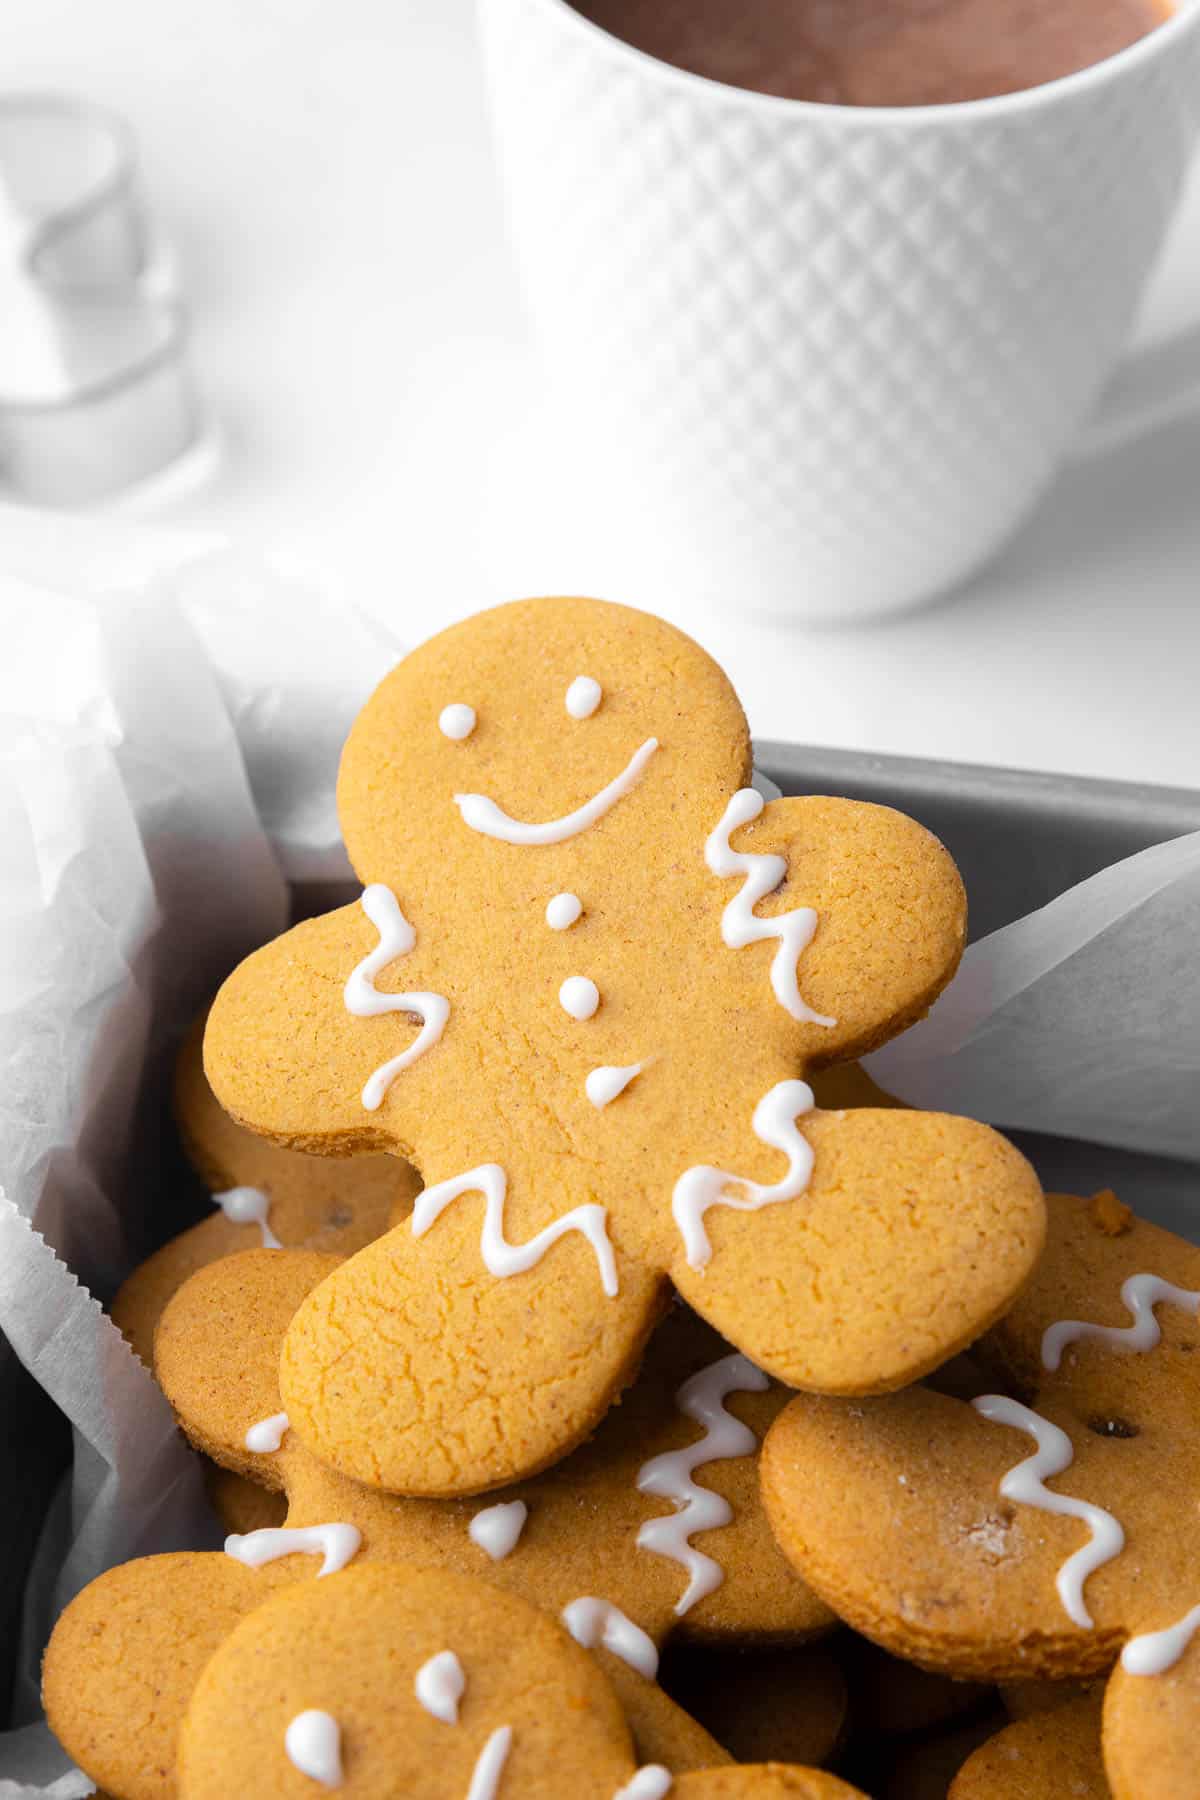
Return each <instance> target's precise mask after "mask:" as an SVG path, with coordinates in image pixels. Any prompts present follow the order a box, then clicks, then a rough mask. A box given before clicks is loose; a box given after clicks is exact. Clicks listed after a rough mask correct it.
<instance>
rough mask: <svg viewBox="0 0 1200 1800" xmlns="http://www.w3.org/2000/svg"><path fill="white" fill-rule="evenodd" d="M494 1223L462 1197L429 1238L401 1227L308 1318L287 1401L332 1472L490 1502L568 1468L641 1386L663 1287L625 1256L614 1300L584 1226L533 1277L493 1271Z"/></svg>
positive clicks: (548, 1254)
mask: <svg viewBox="0 0 1200 1800" xmlns="http://www.w3.org/2000/svg"><path fill="white" fill-rule="evenodd" d="M432 1191H434V1190H427V1193H429V1192H432ZM558 1216H559V1217H560V1218H561V1217H562V1216H563V1215H562V1213H561V1211H560V1212H559V1214H558ZM428 1217H429V1215H428V1213H426V1214H424V1215H421V1216H420V1217H419V1216H418V1214H414V1221H413V1223H414V1224H417V1225H420V1224H422V1223H423V1222H424V1221H425V1220H427V1219H428ZM487 1217H488V1214H487V1208H486V1201H485V1197H484V1196H483V1195H482V1194H481V1193H480V1192H479V1191H477V1190H468V1189H465V1188H464V1189H463V1190H462V1191H461V1192H460V1193H459V1194H457V1195H456V1197H455V1200H454V1203H453V1204H452V1205H448V1206H447V1207H446V1210H445V1212H444V1214H443V1215H441V1216H439V1217H438V1218H437V1219H436V1222H435V1223H433V1224H432V1225H431V1226H430V1227H429V1228H428V1229H427V1230H426V1231H424V1232H423V1234H422V1235H420V1236H418V1235H417V1233H416V1232H415V1231H414V1229H413V1225H412V1224H407V1223H406V1224H404V1225H401V1226H399V1227H397V1228H396V1229H395V1230H393V1231H391V1232H389V1233H388V1234H387V1235H386V1236H385V1237H383V1238H380V1239H379V1240H378V1241H377V1242H376V1243H374V1244H371V1245H368V1246H367V1248H366V1249H365V1250H361V1251H360V1252H359V1253H358V1255H357V1256H354V1257H351V1258H350V1260H349V1261H348V1262H346V1263H344V1264H343V1265H342V1266H341V1268H339V1269H338V1270H337V1271H336V1272H335V1273H334V1274H333V1275H332V1276H330V1278H329V1279H328V1280H326V1281H324V1282H322V1283H321V1285H320V1286H319V1287H318V1288H316V1289H315V1290H314V1292H313V1293H312V1294H310V1295H309V1297H308V1298H307V1299H306V1300H305V1301H304V1302H303V1304H302V1305H301V1306H300V1308H299V1310H298V1312H297V1313H296V1316H295V1318H294V1319H293V1320H292V1323H291V1326H290V1328H289V1330H288V1333H287V1336H286V1338H285V1340H284V1345H283V1354H282V1357H281V1361H280V1389H281V1394H282V1400H283V1405H284V1408H285V1410H286V1411H287V1414H288V1417H289V1418H290V1420H291V1422H292V1427H293V1429H294V1430H295V1431H296V1432H297V1434H298V1435H299V1437H300V1438H301V1439H302V1440H303V1442H304V1443H305V1444H306V1446H307V1447H308V1449H309V1450H311V1452H312V1453H313V1455H315V1456H317V1457H318V1458H319V1459H320V1460H321V1461H322V1462H325V1463H327V1464H329V1465H330V1466H331V1467H333V1468H335V1469H337V1470H338V1471H339V1472H340V1473H342V1474H344V1475H349V1476H351V1477H353V1478H354V1479H355V1480H358V1481H362V1482H365V1483H366V1484H367V1485H368V1486H370V1487H376V1488H383V1489H387V1490H389V1491H392V1492H395V1493H402V1494H420V1495H447V1494H469V1493H479V1492H483V1491H484V1490H486V1489H488V1488H493V1487H499V1486H501V1485H503V1484H504V1483H506V1482H510V1481H515V1480H518V1479H520V1478H521V1477H523V1476H526V1475H531V1474H535V1473H536V1472H537V1471H538V1470H539V1469H542V1468H545V1467H546V1466H547V1465H549V1464H550V1463H552V1462H555V1461H557V1460H558V1458H559V1457H561V1456H563V1455H565V1454H566V1452H567V1451H568V1450H571V1449H572V1448H574V1446H575V1445H576V1444H578V1443H580V1442H581V1441H582V1440H583V1439H584V1438H586V1437H587V1436H588V1435H589V1434H590V1433H591V1432H592V1431H593V1430H594V1429H595V1427H596V1425H597V1424H598V1423H599V1421H600V1419H601V1418H602V1417H603V1415H604V1413H605V1412H606V1411H607V1409H608V1407H609V1405H610V1404H611V1402H612V1400H613V1399H614V1398H615V1397H616V1395H617V1394H619V1392H620V1391H621V1389H622V1388H623V1387H625V1386H626V1385H627V1384H628V1383H629V1382H630V1381H631V1380H632V1379H633V1376H634V1375H635V1373H636V1371H637V1367H638V1363H639V1361H640V1358H641V1354H642V1350H643V1348H644V1346H645V1343H646V1340H647V1338H648V1337H649V1334H650V1331H651V1329H652V1328H653V1325H654V1323H655V1321H656V1319H657V1318H658V1317H659V1315H660V1313H661V1311H662V1309H663V1307H664V1305H665V1296H666V1292H667V1289H666V1284H665V1282H664V1281H663V1280H662V1279H661V1277H658V1276H656V1275H651V1274H648V1273H647V1272H646V1271H645V1270H644V1269H642V1268H640V1267H639V1266H638V1265H637V1264H635V1263H634V1262H632V1261H631V1260H630V1259H627V1258H625V1257H624V1256H622V1255H621V1253H620V1251H619V1249H618V1250H617V1251H615V1252H614V1253H613V1268H614V1270H615V1273H616V1276H617V1292H616V1293H615V1294H614V1293H610V1292H606V1290H605V1286H604V1285H603V1284H602V1281H601V1276H600V1270H599V1268H598V1260H597V1256H596V1252H595V1246H594V1244H593V1243H592V1242H590V1241H588V1240H587V1238H586V1237H585V1235H584V1234H583V1233H582V1232H581V1231H578V1230H574V1229H572V1230H568V1231H566V1232H564V1233H563V1234H562V1235H560V1236H558V1237H557V1238H555V1239H554V1240H553V1241H552V1242H550V1243H549V1244H548V1246H547V1247H546V1248H545V1249H544V1250H543V1251H542V1253H541V1255H540V1259H539V1260H537V1261H536V1262H534V1263H533V1264H532V1265H531V1266H530V1267H528V1268H525V1269H522V1270H520V1271H515V1272H513V1273H511V1274H496V1273H493V1271H492V1269H491V1268H489V1266H488V1263H487V1262H486V1261H485V1257H484V1252H483V1251H481V1227H483V1233H484V1238H485V1240H486V1235H487V1234H486V1220H487ZM504 1229H505V1231H506V1232H508V1233H509V1234H510V1240H509V1241H510V1242H511V1243H513V1244H517V1245H521V1244H525V1245H527V1244H528V1243H529V1242H530V1240H531V1237H532V1236H533V1235H534V1234H532V1233H531V1232H530V1231H529V1230H528V1229H527V1228H524V1227H523V1225H522V1220H521V1214H520V1211H519V1210H518V1211H517V1212H516V1214H515V1216H514V1218H512V1219H506V1220H505V1226H504ZM544 1229H545V1228H544ZM492 1260H493V1261H495V1260H496V1259H495V1258H494V1257H493V1258H492Z"/></svg>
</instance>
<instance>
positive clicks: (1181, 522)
mask: <svg viewBox="0 0 1200 1800" xmlns="http://www.w3.org/2000/svg"><path fill="white" fill-rule="evenodd" d="M0 13H2V16H0V69H2V70H3V75H2V76H0V80H2V82H3V86H4V87H5V88H7V89H9V90H12V89H17V88H21V87H34V88H39V89H45V88H56V89H66V90H75V91H77V92H79V93H81V94H87V95H90V96H91V97H93V98H95V99H98V100H102V101H105V102H107V103H109V104H110V105H112V106H114V107H116V108H119V109H120V110H121V111H123V112H124V113H126V114H127V115H128V117H129V118H130V119H131V120H132V122H133V124H134V126H135V128H136V130H137V133H138V135H139V138H140V141H141V144H142V150H143V158H144V164H145V170H146V176H147V185H148V187H149V188H150V190H151V192H152V195H153V200H154V205H155V208H156V211H157V214H158V216H159V218H160V220H161V221H162V223H163V225H164V226H165V228H166V231H167V232H168V234H169V236H170V238H171V239H172V240H173V242H174V245H175V247H176V250H177V252H178V256H179V259H180V262H181V266H182V269H183V273H184V279H185V283H186V287H187V290H188V293H189V296H190V299H191V302H192V305H193V308H194V312H195V321H196V339H195V355H196V361H197V366H198V370H199V374H200V378H201V381H202V383H203V387H204V391H205V394H206V398H207V401H208V404H209V407H210V409H211V412H212V414H213V417H214V418H215V419H216V420H217V421H218V423H219V427H220V432H221V436H222V439H223V444H224V455H223V460H222V462H221V465H220V468H219V470H218V473H217V474H216V476H215V478H214V479H213V480H211V481H210V482H209V483H208V484H207V485H206V486H202V487H197V488H196V489H194V490H192V491H184V492H182V493H175V494H173V495H172V496H171V497H170V498H169V499H168V500H166V501H164V502H162V503H161V504H160V507H159V516H161V517H162V518H164V519H165V520H169V521H173V522H175V523H178V524H180V525H184V526H200V527H205V528H209V527H215V528H219V529H222V530H228V531H230V532H232V533H235V534H237V535H239V536H240V537H242V538H243V539H246V540H249V541H250V542H252V543H264V544H268V545H271V546H275V547H281V546H282V547H286V548H287V549H289V550H291V551H294V552H296V553H298V554H299V555H300V556H302V557H304V558H306V559H309V560H311V561H313V562H315V563H316V564H317V565H319V566H320V567H321V568H322V569H323V570H325V571H327V572H328V574H329V577H330V579H331V580H332V581H336V582H337V583H340V584H341V585H342V586H343V587H344V589H345V591H347V592H349V593H352V594H353V595H354V596H355V598H357V599H358V600H359V601H360V602H361V603H363V604H365V605H366V606H367V607H368V608H370V609H372V610H374V611H377V612H379V613H381V614H383V615H385V616H386V617H387V618H388V620H389V622H390V623H391V624H392V626H393V628H394V630H395V631H396V632H397V633H398V634H399V635H400V636H401V637H402V638H403V639H405V640H406V641H408V642H410V643H411V642H415V641H417V640H418V639H420V638H421V637H424V636H425V635H427V634H428V633H429V632H430V631H432V630H434V629H436V628H437V627H438V626H439V625H440V624H441V623H443V622H446V621H449V620H450V619H452V618H455V617H458V616H460V615H462V614H463V613H466V612H470V611H473V610H475V609H476V608H477V607H479V606H483V605H487V604H490V603H492V602H494V601H496V600H499V599H503V598H507V597H510V596H512V595H516V594H519V593H525V592H548V591H574V592H581V591H583V592H586V591H597V590H598V589H602V588H603V586H604V585H605V583H604V579H603V576H604V562H603V556H602V555H601V554H600V553H599V552H598V545H599V543H600V541H601V539H602V531H600V532H599V533H598V537H597V544H596V545H591V544H588V543H585V542H583V541H579V542H577V543H569V544H568V543H562V542H559V541H558V538H557V534H556V531H555V529H554V519H555V515H556V507H555V501H554V493H553V487H552V479H553V477H552V475H551V474H550V473H549V472H548V471H549V469H550V468H552V466H553V464H557V465H559V466H561V464H562V463H563V460H564V459H563V457H562V456H561V455H560V456H557V457H556V458H554V459H552V463H551V464H545V463H543V462H541V461H540V460H538V459H536V458H534V457H532V456H531V455H530V453H529V450H528V447H527V421H528V420H529V418H530V416H531V413H532V412H533V411H535V410H536V406H537V403H538V397H539V387H540V384H539V376H538V371H537V364H536V360H535V358H534V357H533V354H532V351H531V347H530V345H529V343H528V340H527V336H526V332H525V329H524V324H523V319H522V313H521V308H520V302H519V298H518V295H517V291H516V287H515V282H514V279H513V275H512V271H511V268H510V265H509V260H508V255H507V251H506V247H505V242H504V235H503V226H502V220H501V215H500V210H499V205H498V200H497V193H496V186H495V177H494V171H493V167H492V161H491V155H490V148H489V143H488V137H487V127H486V119H485V113H484V103H483V93H482V83H481V77H480V71H479V66H478V61H477V56H476V49H475V40H474V31H473V19H472V5H471V0H341V3H340V4H338V5H336V6H335V5H331V4H330V0H204V4H202V5H201V4H197V3H196V0H104V3H103V4H102V5H99V4H93V5H80V4H79V0H5V4H4V6H3V8H2V9H0ZM1189 316H1196V317H1200V177H1198V179H1197V180H1195V181H1194V182H1193V184H1192V189H1191V191H1190V193H1189V195H1188V196H1187V198H1186V201H1185V205H1184V209H1183V213H1182V215H1181V219H1180V224H1179V229H1178V230H1177V232H1176V235H1175V239H1174V241H1173V243H1172V245H1171V246H1170V247H1169V250H1168V254H1167V257H1166V259H1165V262H1164V266H1163V268H1162V270H1161V271H1160V274H1159V277H1158V279H1157V281H1156V283H1155V286H1154V289H1153V292H1152V293H1151V295H1150V297H1149V300H1148V305H1147V309H1146V316H1145V319H1144V320H1143V325H1142V328H1141V331H1142V335H1143V336H1149V337H1151V338H1153V337H1155V336H1157V335H1159V334H1161V333H1162V332H1164V331H1167V330H1169V329H1170V328H1171V326H1172V325H1173V324H1175V323H1177V322H1179V321H1181V320H1183V319H1186V318H1187V317H1189ZM2 561H3V541H2V536H0V563H2ZM612 597H614V598H625V599H629V600H632V601H634V602H635V603H637V604H642V605H647V606H652V607H654V608H655V609H656V610H658V611H661V612H664V613H666V614H667V615H668V616H670V617H672V618H675V619H676V620H677V621H678V622H679V623H681V624H683V625H685V626H686V627H688V628H689V629H692V630H694V631H695V632H696V634H697V635H698V636H700V637H701V638H702V639H703V640H704V641H705V642H706V643H707V645H708V646H709V647H710V648H711V649H712V650H713V652H714V653H715V654H716V655H717V656H718V657H719V658H720V659H721V660H722V661H723V662H724V663H725V665H726V667H727V668H728V669H729V671H730V673H731V674H732V675H733V677H734V679H735V680H736V682H737V684H738V687H739V689H740V691H741V693H742V695H743V698H744V700H745V702H746V707H747V711H748V713H749V715H750V719H751V723H752V726H753V729H754V731H755V733H756V735H758V736H764V737H783V738H794V739H800V740H804V741H807V742H811V743H824V744H830V745H836V746H842V747H850V748H855V749H864V750H874V751H885V752H887V751H890V752H898V753H904V754H909V755H925V756H943V757H953V758H959V759H964V760H974V761H980V762H991V763H1009V764H1014V765H1019V766H1024V767H1040V768H1047V769H1060V770H1069V771H1073V772H1076V773H1083V774H1096V775H1108V776H1116V777H1124V778H1127V779H1133V780H1150V781H1163V782H1171V783H1178V784H1190V785H1200V694H1198V686H1200V410H1198V412H1197V415H1196V417H1195V418H1194V419H1191V420H1189V421H1187V422H1185V423H1183V424H1180V425H1176V426H1173V427H1170V428H1167V429H1163V430H1161V431H1159V432H1157V433H1155V434H1154V435H1153V436H1151V437H1149V438H1146V439H1144V440H1142V441H1141V442H1140V443H1138V444H1137V445H1135V446H1133V447H1129V448H1126V449H1124V450H1121V451H1117V452H1113V453H1110V454H1109V455H1107V456H1104V457H1102V458H1100V459H1098V460H1094V461H1091V462H1080V463H1077V464H1075V465H1074V466H1073V467H1071V468H1070V469H1069V470H1068V471H1067V472H1066V474H1065V475H1064V476H1063V477H1062V479H1061V480H1060V481H1059V483H1058V485H1057V487H1056V489H1055V491H1054V493H1053V494H1052V495H1051V497H1050V498H1049V500H1048V501H1047V502H1046V504H1045V505H1044V507H1043V508H1042V510H1041V511H1040V513H1039V515H1038V516H1037V518H1036V519H1035V520H1034V521H1033V522H1032V524H1031V525H1030V526H1029V527H1028V528H1027V529H1026V530H1025V531H1024V532H1023V534H1022V535H1021V537H1020V538H1019V540H1018V541H1016V542H1015V543H1013V544H1012V545H1011V547H1010V548H1009V550H1008V551H1007V552H1006V553H1005V555H1004V556H1003V557H1002V559H1001V560H1000V562H998V563H997V564H996V565H995V566H994V567H993V568H992V569H991V570H989V571H988V572H987V573H986V574H985V575H983V576H982V577H980V578H979V579H977V580H976V581H975V582H974V583H973V584H972V586H971V587H970V588H969V589H968V590H967V591H966V592H964V593H962V594H961V595H959V596H958V597H957V598H956V599H955V600H954V601H953V602H952V603H949V604H943V605H941V606H939V607H937V608H933V609H929V610H927V611H925V612H924V613H921V614H916V615H912V616H909V617H907V618H902V619H898V620H894V621H892V622H890V623H886V624H883V625H876V626H872V627H865V628H864V627H859V628H856V629H853V630H844V631H836V630H828V629H826V630H819V631H818V630H811V629H800V628H796V627H785V626H770V625H758V624H754V623H752V622H749V621H748V620H747V619H746V617H745V616H744V613H743V612H742V610H741V608H740V607H737V608H732V607H731V609H730V611H729V612H728V613H727V614H724V615H721V614H717V615H712V614H709V613H701V612H699V611H698V610H697V609H696V607H695V606H694V605H692V604H689V598H688V596H687V595H686V594H684V593H669V592H660V591H655V592H636V593H631V592H628V591H626V592H624V593H621V594H614V595H613V596H612Z"/></svg>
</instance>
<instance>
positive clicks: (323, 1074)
mask: <svg viewBox="0 0 1200 1800" xmlns="http://www.w3.org/2000/svg"><path fill="white" fill-rule="evenodd" d="M379 942H380V939H379V934H378V932H377V930H376V929H375V927H374V926H373V924H372V922H371V920H370V918H369V917H368V916H367V915H366V914H365V913H364V911H363V908H362V906H361V905H360V904H359V903H355V904H354V905H352V906H344V907H341V908H339V909H338V911H336V912H332V913H326V914H325V915H323V916H322V917H321V918H318V919H308V920H305V922H304V923H303V924H301V925H297V926H295V927H294V928H293V929H292V930H291V931H289V932H287V933H286V934H285V935H284V936H283V937H281V938H277V939H276V940H275V941H274V942H273V943H270V944H265V945H264V946H263V948H262V949H261V950H256V951H255V952H254V954H253V955H252V956H248V957H247V958H246V960H245V961H244V962H243V963H241V964H239V966H238V967H237V968H236V969H235V970H234V971H233V974H232V975H230V976H229V978H228V980H227V981H226V982H225V983H224V985H223V987H222V988H221V990H220V992H219V993H218V995H217V997H216V999H215V1001H214V1002H213V1006H212V1011H211V1012H210V1013H209V1016H208V1025H207V1028H206V1030H205V1034H204V1070H205V1074H206V1075H207V1077H208V1080H209V1082H210V1084H211V1086H212V1089H213V1092H214V1093H215V1094H216V1096H217V1099H218V1100H219V1101H220V1103H221V1105H222V1106H223V1107H224V1108H225V1110H226V1112H228V1113H230V1114H231V1115H232V1117H233V1118H234V1119H236V1120H237V1121H238V1123H239V1124H242V1125H245V1126H247V1127H248V1128H249V1129H250V1130H251V1131H256V1132H258V1133H259V1134H260V1135H261V1136H263V1137H267V1138H271V1139H272V1140H273V1141H274V1142H275V1143H278V1144H284V1145H286V1146H288V1147H289V1148H290V1149H294V1150H306V1151H311V1152H316V1153H318V1154H324V1155H329V1156H348V1155H354V1154H356V1153H358V1152H360V1151H363V1150H390V1151H395V1152H397V1153H399V1154H404V1153H405V1152H406V1151H408V1150H410V1149H411V1147H412V1135H413V1126H414V1123H415V1119H416V1117H417V1116H419V1114H418V1107H419V1099H418V1098H417V1096H418V1093H419V1089H420V1087H421V1086H422V1085H423V1083H419V1082H415V1081H413V1080H412V1079H409V1080H408V1081H404V1080H400V1079H393V1080H391V1081H390V1082H389V1083H387V1085H386V1087H385V1091H384V1093H383V1094H382V1095H379V1096H378V1097H376V1093H367V1092H366V1091H367V1090H368V1089H369V1088H370V1085H371V1083H372V1082H375V1087H376V1090H378V1088H379V1086H380V1082H379V1080H378V1079H377V1078H378V1077H379V1074H380V1071H381V1070H383V1069H385V1068H386V1067H387V1066H388V1064H389V1063H392V1062H394V1061H396V1060H397V1059H399V1058H402V1057H404V1056H406V1055H409V1054H410V1053H411V1052H413V1051H414V1049H415V1048H416V1046H417V1043H418V1040H420V1039H423V1040H425V1043H424V1044H423V1046H422V1051H423V1053H422V1054H421V1057H420V1060H419V1061H418V1060H417V1059H416V1058H413V1060H412V1062H411V1065H410V1066H411V1067H412V1069H413V1071H414V1072H415V1071H416V1070H417V1069H420V1071H421V1074H422V1076H425V1075H427V1074H428V1070H429V1068H430V1067H431V1066H432V1063H433V1061H434V1056H435V1052H436V1050H437V1048H438V1045H437V1042H436V1041H435V1040H433V1032H432V1030H431V1028H430V1023H429V1020H428V1019H425V1020H420V1015H419V1014H418V1013H417V1012H416V1010H415V1007H414V1010H413V1011H411V1012H410V1011H409V1010H407V1009H405V1010H395V1011H380V1012H379V1013H377V1014H376V1016H373V1017H372V1016H363V1014H362V1013H361V1012H358V1013H356V1012H354V1011H352V1010H350V1007H349V1005H348V1004H347V982H348V981H349V979H350V978H351V976H352V975H353V974H354V972H355V971H356V970H358V969H361V968H362V966H363V964H364V962H365V961H367V960H368V959H369V958H370V957H371V956H372V953H377V952H378V947H379ZM423 965H424V959H423V957H422V955H421V951H420V950H419V949H418V950H416V951H412V952H406V953H404V954H402V955H401V956H400V957H399V958H398V959H396V960H395V961H394V962H393V963H392V964H391V966H389V967H388V968H387V969H386V972H385V971H384V970H382V969H381V970H380V971H379V986H378V993H379V996H380V998H381V999H383V998H391V997H397V995H398V990H401V989H403V990H406V992H407V994H409V995H411V997H412V998H413V1000H414V1002H417V1001H422V1000H426V999H440V998H442V996H440V995H428V994H425V993H424V992H423V991H422V990H424V989H425V988H426V986H430V987H432V986H433V981H432V979H431V978H429V977H428V976H427V973H426V969H425V967H424V966H423ZM428 1010H432V1009H428ZM443 1022H444V1021H443ZM364 1094H366V1098H364ZM368 1100H374V1102H375V1103H374V1105H373V1106H372V1105H369V1104H368V1103H367V1101H368Z"/></svg>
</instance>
